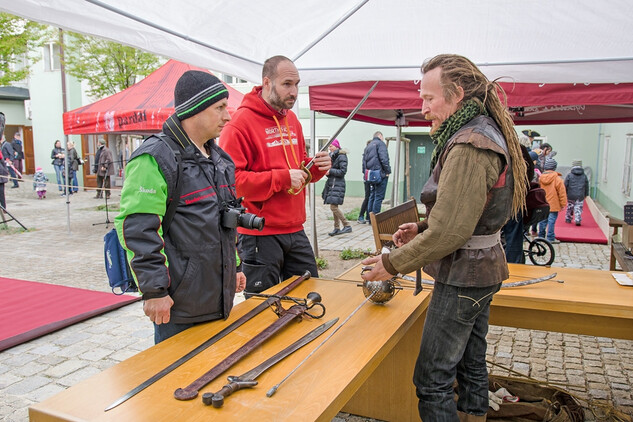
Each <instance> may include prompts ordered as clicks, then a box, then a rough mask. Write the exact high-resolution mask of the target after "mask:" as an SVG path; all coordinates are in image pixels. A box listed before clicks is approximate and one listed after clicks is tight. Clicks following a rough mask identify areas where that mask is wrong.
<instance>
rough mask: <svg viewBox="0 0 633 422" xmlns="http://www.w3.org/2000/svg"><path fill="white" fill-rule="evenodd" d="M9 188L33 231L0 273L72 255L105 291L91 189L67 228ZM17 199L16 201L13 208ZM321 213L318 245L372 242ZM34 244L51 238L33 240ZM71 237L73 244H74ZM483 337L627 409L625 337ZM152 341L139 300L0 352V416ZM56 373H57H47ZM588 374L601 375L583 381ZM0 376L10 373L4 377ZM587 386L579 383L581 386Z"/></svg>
mask: <svg viewBox="0 0 633 422" xmlns="http://www.w3.org/2000/svg"><path fill="white" fill-rule="evenodd" d="M11 191H12V192H8V193H7V200H8V205H9V206H10V207H12V208H14V209H19V210H20V214H21V216H23V217H24V218H25V220H27V222H28V224H29V225H30V226H32V227H35V228H36V230H33V231H30V232H27V233H23V234H21V235H20V236H14V238H12V242H13V245H14V246H15V247H14V248H12V250H10V251H8V252H7V251H5V252H4V253H3V262H2V266H1V267H0V275H2V276H5V277H12V278H18V279H20V278H21V279H27V280H38V281H42V282H48V283H53V284H55V283H57V284H62V281H61V280H64V279H66V280H64V281H63V284H67V283H68V280H67V277H64V275H65V272H64V270H63V269H60V270H56V268H57V264H58V262H59V261H60V259H67V260H68V262H74V261H77V260H80V261H81V262H83V263H85V264H84V265H82V266H81V268H79V269H77V273H76V277H73V279H72V282H73V283H74V284H73V285H74V287H79V288H87V289H91V290H96V291H103V292H109V291H110V289H109V286H107V283H106V282H105V281H104V277H103V257H102V253H103V252H102V251H103V248H102V245H103V235H104V234H105V233H106V232H107V231H108V230H109V228H105V227H102V226H97V227H95V226H92V223H94V222H96V221H100V220H102V219H103V213H102V212H97V211H94V210H92V208H93V207H94V206H95V202H94V201H93V200H92V199H90V197H91V196H93V195H94V193H91V192H80V193H79V194H78V195H76V196H75V195H73V198H72V199H71V201H72V203H71V211H72V220H71V225H72V233H71V234H68V233H67V230H66V227H64V226H63V225H62V226H60V224H59V222H60V221H66V204H65V201H64V200H62V199H60V198H59V197H57V198H54V200H55V202H53V201H49V202H45V203H42V202H43V201H40V202H35V200H34V198H32V191H30V190H28V189H24V188H21V189H12V190H11ZM15 191H19V192H15ZM20 195H21V196H20ZM361 201H362V198H345V205H344V206H343V207H342V208H343V211H344V212H346V211H349V210H351V209H353V208H354V207H358V206H359V205H360V202H361ZM17 202H20V203H22V205H20V207H21V208H18V204H17ZM36 204H37V206H35V205H36ZM330 215H331V211H330V210H329V206H322V205H321V204H318V206H317V225H318V227H317V231H318V237H319V247H320V248H321V249H322V250H342V249H343V248H345V247H349V248H354V249H371V250H373V247H374V242H373V235H372V233H371V226H370V225H354V231H353V235H350V236H345V237H343V236H340V237H337V238H331V237H329V236H327V232H328V231H330V230H331V228H330V226H331V225H332V222H331V220H327V217H329V216H330ZM310 230H311V228H310V227H308V230H306V233H307V234H308V236H311V234H310ZM42 245H55V247H54V248H42V247H41V246H42ZM78 245H81V247H80V248H78ZM555 247H556V252H557V258H556V261H555V263H554V264H555V265H554V267H557V266H558V267H561V266H567V267H570V266H575V267H582V268H588V267H593V266H596V267H599V268H600V269H603V270H606V269H608V265H609V247H608V245H588V244H575V243H566V242H564V243H561V244H559V245H556V246H555ZM23 256H31V257H35V258H36V259H37V260H38V262H39V263H40V265H38V266H24V265H22V264H21V263H20V262H21V261H20V260H19V259H18V258H20V257H23ZM5 257H6V258H7V259H6V260H5V259H4V258H5ZM51 269H52V270H51ZM487 340H488V346H489V347H488V350H487V353H486V356H487V358H488V360H489V361H490V362H493V363H496V364H500V365H503V366H505V367H508V368H513V369H517V370H518V371H519V372H525V373H529V375H530V376H531V377H534V378H536V379H541V380H551V381H554V382H563V383H564V382H568V383H571V384H578V385H579V386H582V390H579V391H578V395H579V396H581V397H590V398H592V399H600V400H605V402H606V403H607V404H613V405H615V406H616V407H618V410H621V411H623V412H627V414H629V415H633V401H632V400H631V399H632V397H631V394H632V392H631V389H630V386H631V384H632V383H633V341H628V340H620V339H610V338H607V337H599V338H598V337H592V336H585V335H573V334H563V333H553V332H547V331H540V330H526V329H519V328H514V327H501V326H490V329H489V333H488V336H487ZM152 345H153V327H152V325H151V323H150V322H149V321H148V319H147V318H146V317H145V316H144V315H143V311H142V303H141V302H136V303H133V304H130V305H128V306H125V307H123V308H119V309H117V310H115V311H112V312H108V313H106V314H103V315H101V316H98V317H95V318H91V319H89V320H87V321H84V322H81V323H78V324H75V325H73V326H70V327H67V328H65V329H63V330H59V331H57V332H55V333H51V334H49V335H46V336H43V337H41V338H39V339H36V340H33V341H30V342H27V343H24V344H21V345H18V346H15V347H13V348H11V349H8V350H5V351H3V352H0V394H2V395H3V399H2V400H0V420H3V421H5V420H6V421H16V422H25V421H27V420H28V413H27V408H28V406H29V405H31V404H33V403H34V401H40V400H42V399H43V397H45V396H47V395H49V394H55V393H56V392H57V391H61V390H62V389H64V388H67V387H70V386H72V385H76V384H77V383H79V382H80V381H83V380H84V379H87V378H89V377H91V376H93V375H95V374H97V373H100V372H101V371H102V370H104V369H107V368H109V367H111V366H113V365H115V364H117V363H118V362H120V361H122V360H125V359H127V358H128V357H130V356H132V355H134V354H136V353H138V352H140V351H143V350H146V349H147V348H149V347H151V346H152ZM54 348H57V350H53V349H54ZM85 357H90V358H91V359H92V360H88V359H87V358H85ZM76 361H84V362H86V366H82V367H80V368H77V369H75V370H74V371H70V369H71V368H73V364H72V362H76ZM56 367H57V368H56ZM489 367H490V372H491V373H493V374H499V375H512V374H510V373H509V372H508V371H507V370H504V369H501V368H499V367H496V366H493V365H489ZM10 368H11V369H10ZM36 369H37V371H36ZM69 371H70V372H69ZM61 373H63V374H64V375H57V374H61ZM43 374H48V375H46V376H43ZM53 374H56V375H57V376H53ZM23 377H24V378H23ZM591 377H595V378H592V379H594V380H597V379H601V380H603V382H599V383H598V382H593V381H588V379H590V378H591ZM27 378H28V379H27ZM5 380H11V382H10V383H6V381H5ZM3 383H4V384H3ZM626 387H629V388H628V389H627V388H626ZM587 388H589V391H586V389H587ZM570 390H573V391H576V390H574V389H573V388H570ZM593 420H595V418H593V416H592V415H590V414H588V417H587V421H593ZM333 421H335V422H361V421H362V422H374V420H373V419H367V418H363V417H360V416H355V415H350V414H347V413H343V412H341V413H339V414H338V415H336V417H335V418H334V419H333Z"/></svg>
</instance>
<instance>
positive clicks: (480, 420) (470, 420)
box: [457, 410, 486, 422]
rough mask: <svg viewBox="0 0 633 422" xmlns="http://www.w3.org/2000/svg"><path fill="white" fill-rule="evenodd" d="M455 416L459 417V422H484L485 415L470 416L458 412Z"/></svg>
mask: <svg viewBox="0 0 633 422" xmlns="http://www.w3.org/2000/svg"><path fill="white" fill-rule="evenodd" d="M457 416H458V417H459V422H486V415H482V416H477V415H471V414H470V413H464V412H460V411H459V410H458V411H457Z"/></svg>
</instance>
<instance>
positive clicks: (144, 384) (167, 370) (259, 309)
mask: <svg viewBox="0 0 633 422" xmlns="http://www.w3.org/2000/svg"><path fill="white" fill-rule="evenodd" d="M311 276H312V274H310V271H306V272H305V273H304V274H303V275H302V276H301V277H299V278H297V279H296V280H294V281H293V282H292V283H290V284H288V285H287V286H285V287H282V288H281V289H279V291H278V292H277V293H275V294H274V295H272V297H270V298H268V299H266V300H265V301H263V302H262V303H260V304H259V305H257V306H256V307H255V308H253V309H251V310H250V311H249V312H247V313H246V314H244V315H243V316H242V317H241V318H240V319H238V320H237V321H235V322H233V323H232V324H231V325H229V326H227V327H226V328H225V329H223V330H222V331H220V332H219V333H217V334H216V335H214V336H213V337H211V338H210V339H208V340H207V341H205V342H204V343H202V344H201V345H200V346H198V347H196V348H195V349H193V350H192V351H191V352H189V353H187V354H186V355H184V356H183V357H181V358H180V359H178V360H177V361H176V362H174V363H172V364H171V365H169V366H168V367H166V368H165V369H163V370H162V371H160V372H159V373H157V374H155V375H152V376H151V377H150V378H149V379H147V380H146V381H144V382H142V383H141V384H140V385H138V386H137V387H134V388H133V389H132V390H130V391H128V392H127V393H125V394H124V395H123V396H121V397H119V398H118V399H116V400H115V401H114V402H113V403H112V404H111V405H109V406H108V407H106V408H105V410H104V411H105V412H107V411H108V410H110V409H114V408H115V407H117V406H118V405H120V404H121V403H124V402H125V401H127V400H128V399H130V398H131V397H134V396H135V395H136V394H138V393H140V392H141V391H143V390H144V389H146V388H147V387H149V386H150V385H152V384H154V383H155V382H156V381H158V380H159V379H161V378H162V377H164V376H165V375H167V374H169V373H170V372H171V371H173V370H174V369H176V368H178V367H179V366H180V365H182V364H183V363H185V362H187V361H188V360H189V359H191V358H193V357H194V356H196V355H197V354H199V353H200V352H202V351H203V350H205V349H207V348H208V347H209V346H211V345H212V344H214V343H216V342H217V341H218V340H220V339H222V338H224V337H225V336H226V335H227V334H229V333H231V332H232V331H234V330H235V329H236V328H238V327H239V326H240V325H242V324H244V323H245V322H246V321H248V320H250V319H251V318H253V317H254V316H255V315H257V314H259V313H260V312H262V311H263V310H264V309H267V308H268V307H269V306H270V305H271V304H272V303H273V302H275V301H276V300H278V299H277V298H276V296H284V295H285V294H287V293H288V292H289V291H291V290H292V289H294V288H295V287H297V286H298V285H299V284H301V283H302V282H303V281H305V280H307V279H309V278H310V277H311Z"/></svg>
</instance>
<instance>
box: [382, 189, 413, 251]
mask: <svg viewBox="0 0 633 422" xmlns="http://www.w3.org/2000/svg"><path fill="white" fill-rule="evenodd" d="M369 219H370V221H371V228H372V230H373V232H374V242H375V243H376V251H380V250H381V249H382V248H383V246H387V247H389V246H392V245H393V242H392V240H391V237H392V236H393V234H394V233H395V232H396V231H397V230H398V227H399V226H400V225H401V224H404V223H415V222H418V221H420V213H419V212H418V206H417V204H416V202H415V199H411V200H409V201H407V202H404V203H402V204H400V205H398V206H395V207H393V208H391V209H388V210H386V211H383V212H379V213H378V214H374V213H373V212H371V213H369Z"/></svg>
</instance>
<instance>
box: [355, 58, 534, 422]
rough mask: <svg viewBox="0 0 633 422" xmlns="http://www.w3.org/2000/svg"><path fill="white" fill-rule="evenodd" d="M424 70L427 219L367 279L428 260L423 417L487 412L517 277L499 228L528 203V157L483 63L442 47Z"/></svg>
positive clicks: (419, 389) (400, 237)
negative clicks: (498, 312) (494, 354)
mask: <svg viewBox="0 0 633 422" xmlns="http://www.w3.org/2000/svg"><path fill="white" fill-rule="evenodd" d="M422 73H423V78H422V82H421V85H420V96H421V98H422V113H423V114H424V116H425V118H426V119H427V120H430V121H431V122H432V127H431V137H432V138H433V140H434V142H435V143H436V147H435V149H434V150H433V155H432V159H431V168H432V169H433V170H432V171H431V177H430V178H429V180H428V182H427V183H426V184H425V185H424V188H423V190H422V193H421V195H420V200H421V202H422V203H424V204H425V205H426V207H427V212H428V218H427V219H426V220H425V221H424V222H421V223H417V224H416V223H408V224H403V225H401V226H400V227H399V230H398V231H397V232H396V233H395V234H394V235H393V240H394V243H395V244H396V246H398V249H395V250H394V251H392V252H391V253H389V254H382V255H381V256H378V257H372V258H367V259H365V260H364V261H363V264H375V266H374V269H373V270H372V271H371V272H367V273H364V274H363V278H364V279H365V280H384V279H387V278H390V277H392V276H393V275H395V274H398V273H404V274H406V273H409V272H411V271H414V270H416V269H418V268H420V267H424V271H425V272H426V273H427V274H429V275H431V276H432V277H433V278H434V279H435V287H434V290H433V295H432V297H431V303H430V305H429V308H428V311H427V316H426V321H425V324H424V332H423V334H422V343H421V345H420V353H419V355H418V359H417V362H416V366H415V373H414V377H413V382H414V384H415V387H416V393H417V396H418V398H419V405H418V408H419V412H420V417H421V418H422V420H423V421H424V422H431V421H432V422H438V421H439V422H443V421H484V420H485V418H486V416H485V415H486V412H487V409H488V373H487V368H486V347H487V344H486V334H487V332H488V316H489V311H490V302H491V300H492V296H493V295H494V293H496V292H497V291H498V290H499V288H500V287H501V282H502V281H503V280H505V279H507V278H508V276H509V273H508V266H507V264H506V260H505V254H504V252H503V248H502V246H501V242H500V235H499V232H500V229H501V227H503V225H504V224H505V222H506V221H507V220H508V219H509V218H510V217H514V216H516V215H517V214H518V213H519V212H520V211H521V210H522V209H523V208H524V206H525V204H524V202H525V194H526V187H527V181H526V180H524V179H525V178H526V168H525V161H524V160H523V159H522V156H521V150H520V147H519V140H518V138H517V134H516V132H515V131H514V128H513V122H512V118H511V117H510V115H509V113H508V112H507V110H506V108H505V107H504V105H503V104H502V102H501V100H500V98H499V93H500V92H502V91H501V90H500V87H499V85H498V84H497V83H496V82H490V81H489V80H488V79H487V78H486V77H485V76H484V74H483V73H482V72H481V71H480V70H479V69H478V68H477V66H475V64H473V63H472V62H471V61H470V60H468V59H466V58H465V57H461V56H457V55H439V56H436V57H434V58H432V59H430V60H428V61H426V62H425V63H424V64H423V66H422ZM455 379H457V381H458V383H459V388H458V394H459V399H458V401H457V402H455V401H454V399H453V381H454V380H455Z"/></svg>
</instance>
